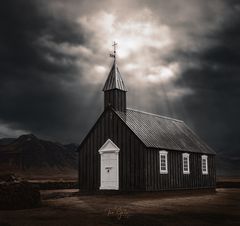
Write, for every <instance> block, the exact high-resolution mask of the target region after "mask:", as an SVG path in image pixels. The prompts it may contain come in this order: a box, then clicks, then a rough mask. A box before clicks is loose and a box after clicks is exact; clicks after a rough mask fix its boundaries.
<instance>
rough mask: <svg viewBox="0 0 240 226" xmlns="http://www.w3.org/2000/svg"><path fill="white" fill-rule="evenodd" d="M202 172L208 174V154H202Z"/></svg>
mask: <svg viewBox="0 0 240 226" xmlns="http://www.w3.org/2000/svg"><path fill="white" fill-rule="evenodd" d="M204 160H205V161H206V170H204V167H203V162H204ZM201 165H202V174H204V175H207V174H208V156H207V155H202V164H201Z"/></svg>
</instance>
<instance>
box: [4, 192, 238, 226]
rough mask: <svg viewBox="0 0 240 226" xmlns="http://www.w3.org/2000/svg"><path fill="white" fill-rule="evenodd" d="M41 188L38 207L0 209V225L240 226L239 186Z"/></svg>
mask: <svg viewBox="0 0 240 226" xmlns="http://www.w3.org/2000/svg"><path fill="white" fill-rule="evenodd" d="M76 192H77V190H52V191H43V192H42V197H43V199H44V200H43V207H41V208H38V209H31V210H17V211H0V226H45V225H46V226H55V225H56V226H71V225H73V226H90V225H94V226H96V225H97V226H110V225H111V226H113V225H129V226H130V225H131V226H143V225H147V226H157V225H159V226H165V225H167V226H168V225H169V226H170V225H171V226H173V225H174V226H175V225H181V226H185V225H186V226H189V225H197V226H198V225H199V226H208V225H216V226H219V225H233V226H234V225H240V189H218V190H217V192H216V193H205V194H194V195H193V194H190V193H187V192H185V193H181V194H179V193H171V194H164V195H163V194H159V193H158V194H157V193H148V194H146V193H145V194H135V195H111V196H110V195H94V196H93V195H80V196H78V195H77V193H76Z"/></svg>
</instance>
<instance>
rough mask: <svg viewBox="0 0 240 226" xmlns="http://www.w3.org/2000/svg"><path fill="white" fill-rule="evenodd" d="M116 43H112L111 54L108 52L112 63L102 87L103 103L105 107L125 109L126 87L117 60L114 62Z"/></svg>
mask: <svg viewBox="0 0 240 226" xmlns="http://www.w3.org/2000/svg"><path fill="white" fill-rule="evenodd" d="M116 45H117V43H116V42H114V43H113V54H110V57H113V58H114V60H113V65H112V68H111V70H110V72H109V74H108V78H107V80H106V82H105V85H104V87H103V91H104V105H105V108H106V107H108V106H111V107H113V108H114V109H115V110H117V111H125V110H126V92H127V87H126V86H125V84H124V82H123V79H122V76H121V74H120V72H119V69H118V66H117V62H116V58H117V55H116Z"/></svg>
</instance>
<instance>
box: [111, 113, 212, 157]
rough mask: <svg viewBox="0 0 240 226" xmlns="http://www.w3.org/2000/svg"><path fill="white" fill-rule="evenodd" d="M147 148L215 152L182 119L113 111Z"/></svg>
mask: <svg viewBox="0 0 240 226" xmlns="http://www.w3.org/2000/svg"><path fill="white" fill-rule="evenodd" d="M115 112H116V114H117V115H118V116H119V117H120V118H121V119H122V120H123V121H124V122H125V123H126V125H127V126H128V127H129V128H130V129H131V130H132V131H133V133H134V134H135V135H136V136H137V137H138V138H139V139H140V140H141V141H142V142H143V143H144V144H145V145H146V146H147V147H149V148H159V149H166V150H178V151H184V152H195V153H206V154H216V153H215V152H214V151H213V150H212V149H211V148H210V147H208V145H207V144H206V143H204V142H203V141H202V140H201V139H200V138H199V137H198V136H197V135H196V134H195V133H194V132H193V131H192V130H191V129H190V128H189V127H188V126H187V125H186V124H185V123H184V122H183V121H181V120H177V119H173V118H168V117H164V116H160V115H155V114H151V113H147V112H143V111H138V110H133V109H127V110H126V112H121V111H115Z"/></svg>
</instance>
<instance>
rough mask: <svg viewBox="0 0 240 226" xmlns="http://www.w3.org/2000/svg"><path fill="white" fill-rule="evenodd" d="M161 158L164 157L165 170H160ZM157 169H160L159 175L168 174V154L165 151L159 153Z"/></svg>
mask: <svg viewBox="0 0 240 226" xmlns="http://www.w3.org/2000/svg"><path fill="white" fill-rule="evenodd" d="M162 156H164V157H165V166H166V169H164V170H163V169H162V165H161V163H162V161H161V160H162ZM159 168H160V174H168V152H167V151H159Z"/></svg>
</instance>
